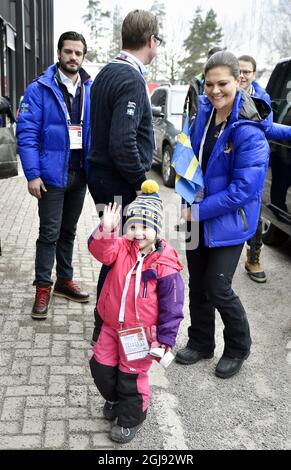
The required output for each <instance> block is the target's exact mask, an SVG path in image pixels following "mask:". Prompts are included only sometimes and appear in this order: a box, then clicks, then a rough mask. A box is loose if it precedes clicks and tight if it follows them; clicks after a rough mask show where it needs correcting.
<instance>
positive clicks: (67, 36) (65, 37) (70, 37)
mask: <svg viewBox="0 0 291 470" xmlns="http://www.w3.org/2000/svg"><path fill="white" fill-rule="evenodd" d="M64 41H81V42H82V44H83V46H84V55H85V54H86V53H87V44H86V40H85V38H84V36H83V34H79V33H76V31H66V32H65V33H63V34H61V35H60V38H59V41H58V49H59V50H60V51H61V50H62V48H63V46H64Z"/></svg>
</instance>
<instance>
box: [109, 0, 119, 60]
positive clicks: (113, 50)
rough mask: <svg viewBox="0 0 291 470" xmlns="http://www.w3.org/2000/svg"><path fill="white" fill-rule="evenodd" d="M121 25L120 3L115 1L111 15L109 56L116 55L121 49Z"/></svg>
mask: <svg viewBox="0 0 291 470" xmlns="http://www.w3.org/2000/svg"><path fill="white" fill-rule="evenodd" d="M121 27H122V13H121V8H120V5H119V4H118V3H117V4H116V5H115V8H114V12H113V17H112V39H111V45H110V51H109V56H110V57H111V58H114V57H116V55H117V54H118V52H119V51H120V49H121Z"/></svg>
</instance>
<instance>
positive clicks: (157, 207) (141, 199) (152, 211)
mask: <svg viewBox="0 0 291 470" xmlns="http://www.w3.org/2000/svg"><path fill="white" fill-rule="evenodd" d="M141 191H142V193H141V194H140V195H139V196H137V198H136V199H135V200H134V201H133V202H132V203H131V204H130V205H129V206H128V209H127V212H126V217H127V219H126V225H128V224H132V223H134V222H136V223H139V224H143V225H144V226H146V227H152V228H153V229H154V230H155V231H156V232H157V234H159V233H160V232H161V230H162V225H163V203H162V200H161V198H160V196H159V194H158V191H159V185H158V183H157V182H156V181H154V180H146V181H144V182H143V183H142V185H141Z"/></svg>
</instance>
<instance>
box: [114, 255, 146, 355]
mask: <svg viewBox="0 0 291 470" xmlns="http://www.w3.org/2000/svg"><path fill="white" fill-rule="evenodd" d="M143 260H144V255H142V254H139V255H138V258H137V261H136V263H135V264H134V266H133V267H132V269H131V270H130V271H129V273H128V274H127V276H126V279H125V287H124V289H123V293H122V298H121V305H120V310H119V323H120V324H121V325H122V324H123V322H124V315H125V302H126V296H127V292H128V288H129V283H130V279H131V275H132V273H133V271H134V270H135V268H136V278H135V295H134V305H135V312H136V318H137V321H138V323H139V322H140V318H139V314H138V311H137V308H136V299H137V296H138V293H139V289H140V281H141V270H142V265H143ZM118 336H119V341H120V343H121V346H122V349H123V351H124V354H125V356H126V359H127V360H128V361H135V360H137V359H142V358H144V357H146V356H147V354H148V353H149V350H150V348H149V344H148V340H147V338H146V335H145V331H144V328H143V326H136V327H133V328H127V329H122V327H121V329H120V330H119V331H118Z"/></svg>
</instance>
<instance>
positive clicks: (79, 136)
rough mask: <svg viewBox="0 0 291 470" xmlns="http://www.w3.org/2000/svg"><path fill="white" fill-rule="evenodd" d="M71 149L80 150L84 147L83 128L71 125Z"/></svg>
mask: <svg viewBox="0 0 291 470" xmlns="http://www.w3.org/2000/svg"><path fill="white" fill-rule="evenodd" d="M69 136H70V149H71V150H78V149H81V148H82V147H83V128H82V126H80V125H72V124H69Z"/></svg>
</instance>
